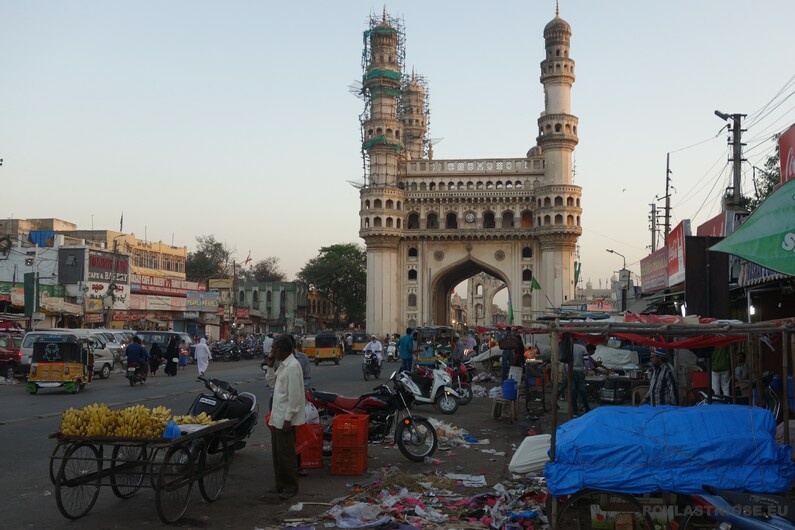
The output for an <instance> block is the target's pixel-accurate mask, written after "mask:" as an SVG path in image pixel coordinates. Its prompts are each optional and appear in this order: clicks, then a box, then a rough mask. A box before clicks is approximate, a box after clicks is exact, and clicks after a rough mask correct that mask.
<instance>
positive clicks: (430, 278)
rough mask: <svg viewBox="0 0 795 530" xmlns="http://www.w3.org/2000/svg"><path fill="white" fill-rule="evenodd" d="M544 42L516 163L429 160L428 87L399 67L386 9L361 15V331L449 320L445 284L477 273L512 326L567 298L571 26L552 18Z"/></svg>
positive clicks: (572, 229) (397, 33)
mask: <svg viewBox="0 0 795 530" xmlns="http://www.w3.org/2000/svg"><path fill="white" fill-rule="evenodd" d="M543 35H544V41H545V58H544V59H543V60H542V61H541V65H540V69H541V83H542V85H543V87H544V93H545V108H544V112H543V113H542V114H541V116H540V117H539V119H538V123H537V126H536V130H537V137H536V139H535V145H533V147H532V148H531V149H530V150H529V151H528V152H527V154H526V156H524V157H508V158H497V159H492V158H489V159H483V158H474V157H473V158H466V159H456V160H436V159H434V158H433V145H432V143H431V141H430V139H429V138H428V130H427V123H428V113H429V111H428V102H427V93H428V92H427V83H426V82H425V80H424V78H422V77H421V76H419V75H417V74H415V73H414V72H412V73H411V74H406V73H405V72H404V68H403V65H404V56H405V51H404V50H405V47H404V33H403V29H402V26H401V24H400V23H399V21H398V20H396V19H394V18H392V17H390V16H389V15H387V14H386V13H384V14H383V16H382V17H373V18H371V20H370V24H369V27H368V29H367V30H366V31H365V34H364V42H365V48H364V53H363V64H362V66H363V71H364V73H363V77H362V95H363V97H364V100H365V109H364V112H363V114H362V116H361V124H362V153H363V156H364V159H365V176H364V183H363V184H362V186H361V190H360V200H361V205H360V211H359V218H360V227H359V235H360V236H361V237H362V239H363V240H364V242H365V246H366V252H367V315H366V318H367V328H368V329H367V331H368V332H371V333H374V334H376V335H377V336H381V335H384V334H386V333H391V332H394V330H396V329H405V328H406V327H407V326H425V325H441V324H447V325H449V324H451V321H452V319H453V318H452V315H451V309H450V307H451V305H450V303H449V302H450V297H451V294H452V292H453V289H454V287H455V286H456V285H458V284H459V283H460V282H462V281H464V280H466V279H468V278H470V277H472V276H474V275H476V274H478V273H481V272H483V273H486V274H488V275H490V276H492V277H494V278H497V279H498V280H500V281H501V282H503V283H504V284H505V285H506V286H507V289H508V290H509V293H510V299H511V300H512V304H513V312H514V315H515V323H516V324H521V323H522V322H526V321H530V320H532V319H533V316H534V314H537V313H540V312H543V311H545V310H548V309H550V307H549V306H550V305H551V306H552V307H551V308H559V307H560V306H561V305H563V304H565V303H566V302H568V301H570V300H572V299H573V297H574V290H575V289H574V288H575V285H574V276H575V274H574V255H575V246H576V242H577V239H578V237H579V236H580V234H581V233H582V228H581V226H580V218H581V214H582V208H581V203H580V200H581V188H580V187H579V186H577V185H575V184H574V183H573V170H572V154H573V151H574V147H575V146H576V145H577V142H578V137H577V126H578V121H577V118H576V117H575V116H573V115H572V114H571V108H570V107H571V105H570V102H571V97H570V93H571V88H572V85H573V83H574V79H575V76H574V61H573V60H572V59H571V57H570V54H569V51H570V39H571V27H570V26H569V24H568V23H567V22H565V21H564V20H563V19H562V18H560V16H559V14H557V13H556V16H555V18H554V19H553V20H552V21H551V22H549V23H548V24H547V25H546V27H545V28H544V32H543ZM528 129H529V131H531V130H532V128H531V127H528ZM533 280H535V283H536V284H538V285H539V286H541V289H542V290H543V293H544V296H538V293H537V291H536V292H534V289H533V285H534V282H533ZM484 318H485V314H484Z"/></svg>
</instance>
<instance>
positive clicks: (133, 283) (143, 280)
mask: <svg viewBox="0 0 795 530" xmlns="http://www.w3.org/2000/svg"><path fill="white" fill-rule="evenodd" d="M201 285H202V284H199V283H197V282H189V281H185V280H177V279H173V278H160V277H158V276H147V275H145V274H137V273H132V274H131V275H130V288H131V289H132V292H134V293H142V294H165V295H171V296H179V297H181V298H183V297H185V295H186V293H187V292H188V291H197V290H199V288H200V286H201Z"/></svg>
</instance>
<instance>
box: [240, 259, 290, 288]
mask: <svg viewBox="0 0 795 530" xmlns="http://www.w3.org/2000/svg"><path fill="white" fill-rule="evenodd" d="M245 275H246V277H247V278H250V279H252V280H254V281H257V282H285V281H287V275H286V274H285V273H284V271H282V270H281V269H280V268H279V258H276V257H270V258H265V259H264V260H261V261H258V262H257V263H255V264H254V265H253V266H252V267H251V268H250V269H248V270H246V273H245Z"/></svg>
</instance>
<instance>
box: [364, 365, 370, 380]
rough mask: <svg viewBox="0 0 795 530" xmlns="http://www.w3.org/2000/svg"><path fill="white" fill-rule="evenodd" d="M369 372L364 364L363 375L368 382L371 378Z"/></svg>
mask: <svg viewBox="0 0 795 530" xmlns="http://www.w3.org/2000/svg"><path fill="white" fill-rule="evenodd" d="M367 372H368V370H367V366H366V365H364V364H363V365H362V373H363V374H364V380H365V381H367V379H368V378H369V377H370V374H369V373H367Z"/></svg>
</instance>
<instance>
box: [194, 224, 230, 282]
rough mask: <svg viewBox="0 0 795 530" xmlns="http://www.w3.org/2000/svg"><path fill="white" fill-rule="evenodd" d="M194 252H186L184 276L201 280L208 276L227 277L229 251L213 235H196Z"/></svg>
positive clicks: (197, 280) (196, 280)
mask: <svg viewBox="0 0 795 530" xmlns="http://www.w3.org/2000/svg"><path fill="white" fill-rule="evenodd" d="M196 243H197V248H196V252H188V258H187V260H186V261H185V276H186V277H187V279H188V280H191V281H195V282H201V281H204V280H206V279H208V278H210V277H213V278H221V277H229V276H230V274H229V270H228V269H229V258H230V256H231V251H230V250H229V249H227V248H226V246H225V245H224V244H223V243H220V242H218V241H216V240H215V237H214V236H212V235H210V236H198V237H197V238H196Z"/></svg>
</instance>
